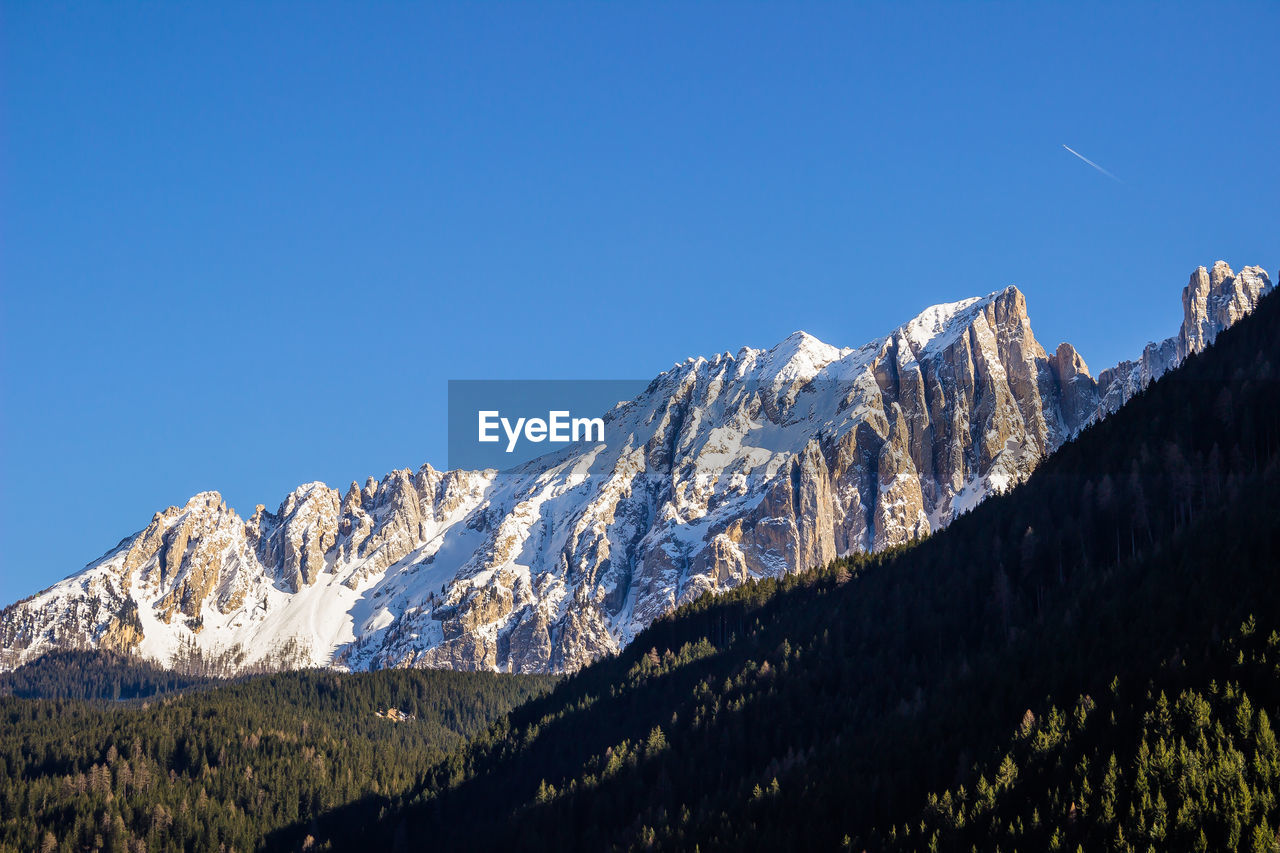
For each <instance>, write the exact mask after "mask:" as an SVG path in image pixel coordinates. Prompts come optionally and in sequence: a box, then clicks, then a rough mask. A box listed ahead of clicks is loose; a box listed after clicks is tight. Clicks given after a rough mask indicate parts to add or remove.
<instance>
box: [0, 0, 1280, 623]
mask: <svg viewBox="0 0 1280 853" xmlns="http://www.w3.org/2000/svg"><path fill="white" fill-rule="evenodd" d="M0 9H2V11H0V16H2V18H0V27H2V32H3V36H2V38H3V43H2V44H0V48H2V50H0V74H2V77H0V134H2V137H0V145H2V147H0V229H2V230H0V252H2V254H0V287H2V288H3V290H2V302H0V315H2V316H0V323H2V328H0V335H2V340H3V343H2V347H3V349H2V351H0V357H2V358H3V363H2V367H0V383H2V385H0V394H2V397H0V431H2V432H0V442H2V444H0V448H2V451H3V456H2V457H0V465H2V466H3V469H2V476H3V479H2V481H0V482H2V487H3V492H2V493H0V518H2V519H3V521H2V522H0V524H2V527H0V603H6V602H9V601H12V600H14V599H17V598H19V597H21V596H25V595H27V594H30V593H33V592H35V591H37V590H38V589H40V588H43V587H44V586H46V585H48V584H49V583H51V582H52V581H54V580H56V579H57V578H60V577H62V576H65V575H67V574H69V573H71V572H73V571H75V570H77V569H78V568H79V567H81V566H82V565H84V564H85V562H87V561H89V560H91V559H93V558H95V557H96V556H97V555H99V554H100V553H102V552H103V551H104V550H106V549H107V548H109V547H111V546H112V545H114V543H115V542H116V541H117V540H118V539H120V537H122V536H125V535H127V534H129V533H131V532H133V531H136V530H138V529H140V528H141V527H143V526H145V525H146V523H147V522H148V521H149V520H150V518H151V515H152V514H153V513H154V512H155V511H156V510H158V509H161V508H163V507H165V506H167V505H169V504H181V503H183V502H184V501H185V500H186V498H187V497H188V496H189V495H191V494H192V493H194V492H197V491H200V490H203V489H217V490H219V491H221V492H222V493H223V495H224V496H225V497H226V498H227V500H228V502H229V503H230V504H231V505H232V506H234V507H235V508H237V509H238V510H240V511H241V512H242V513H243V514H246V515H247V514H248V513H249V512H252V509H253V505H254V504H256V503H259V502H261V503H265V504H267V505H268V506H270V507H273V508H274V507H275V506H276V505H277V504H278V503H279V501H280V500H281V498H283V496H284V495H285V494H286V493H287V492H288V491H289V490H290V489H291V488H293V487H294V486H295V485H297V484H299V483H301V482H304V481H308V480H313V479H321V480H324V481H326V482H328V483H330V484H331V485H337V486H340V487H342V486H345V484H346V483H348V482H350V481H351V480H352V479H360V480H363V479H364V478H365V476H367V475H369V474H373V475H375V476H381V475H382V474H383V473H385V472H386V471H387V470H389V469H391V468H394V467H405V466H413V467H416V466H418V465H420V464H422V463H423V462H428V461H429V462H432V463H433V464H436V465H437V466H443V465H444V462H445V444H446V442H445V425H446V418H445V413H444V411H443V407H444V404H445V391H446V381H447V380H448V379H450V378H523V377H549V378H577V377H600V378H609V377H627V378H630V377H637V376H639V377H643V376H649V375H652V374H655V373H657V372H658V371H660V370H662V369H664V368H666V367H668V366H670V364H671V363H673V362H675V361H678V360H682V359H684V358H685V357H686V356H689V355H696V354H711V353H714V352H717V351H722V350H737V349H738V348H739V347H740V346H742V345H752V346H769V345H771V344H773V343H775V342H777V341H778V340H780V339H781V338H783V337H785V336H786V335H787V334H788V333H790V332H791V331H793V330H795V329H805V330H807V331H809V332H812V333H813V334H815V335H817V336H818V337H820V338H822V339H824V340H826V341H829V342H831V343H835V344H841V345H856V344H860V343H862V342H864V341H866V340H868V339H870V338H872V337H875V336H877V335H879V334H882V333H884V332H885V331H887V330H888V329H889V328H891V327H892V326H893V325H895V324H897V323H899V322H901V321H903V320H905V319H907V318H909V317H910V316H912V315H913V314H914V313H916V312H917V311H918V310H919V309H920V308H923V307H924V306H926V305H929V304H931V303H935V302H941V301H953V300H955V299H959V298H962V297H965V296H969V295H977V294H984V293H987V292H990V291H992V290H994V289H996V288H1000V287H1003V286H1005V285H1007V284H1010V283H1016V284H1018V285H1019V286H1020V287H1022V289H1023V290H1024V291H1025V293H1026V294H1027V299H1028V302H1029V305H1030V310H1031V316H1032V320H1033V322H1034V324H1035V329H1036V331H1037V334H1038V336H1039V337H1040V338H1041V340H1042V341H1043V342H1044V343H1045V345H1046V346H1048V347H1052V346H1054V345H1056V343H1057V342H1058V341H1059V340H1062V339H1069V340H1071V341H1072V342H1073V343H1075V344H1076V345H1077V346H1078V347H1079V349H1080V350H1081V352H1082V353H1083V354H1084V356H1085V358H1086V359H1087V360H1088V362H1089V364H1090V365H1091V366H1092V367H1093V368H1094V369H1095V372H1096V370H1097V369H1100V368H1102V367H1105V366H1107V365H1108V364H1110V363H1112V362H1114V361H1116V360H1118V359H1119V358H1121V357H1124V356H1128V355H1132V354H1134V353H1136V352H1137V351H1138V350H1139V349H1140V347H1141V346H1142V345H1143V343H1144V342H1145V341H1147V340H1148V339H1152V338H1158V337H1163V336H1165V335H1168V334H1171V333H1173V332H1174V330H1175V329H1176V326H1177V323H1178V319H1179V316H1180V306H1179V291H1180V288H1181V287H1182V285H1183V284H1185V282H1186V279H1187V276H1188V274H1189V273H1190V271H1191V270H1192V268H1194V267H1195V266H1196V265H1198V264H1210V263H1212V262H1213V261H1214V260H1216V259H1218V258H1224V259H1226V260H1228V261H1229V262H1231V263H1232V264H1233V266H1237V267H1238V266H1239V265H1241V264H1243V263H1261V264H1263V265H1265V266H1266V267H1267V269H1268V270H1269V271H1270V272H1271V274H1272V275H1273V276H1274V275H1275V271H1276V267H1277V266H1278V265H1280V241H1277V236H1278V235H1280V213H1278V211H1277V189H1278V188H1280V157H1278V156H1277V154H1276V150H1277V140H1278V139H1280V78H1278V72H1277V68H1278V67H1280V66H1278V64H1277V56H1276V49H1275V38H1274V36H1275V34H1276V33H1277V32H1280V4H1276V3H1261V2H1260V3H1256V4H1242V5H1223V4H1217V3H1215V4H1211V5H1210V4H1206V5H1205V6H1204V7H1202V8H1196V7H1194V6H1192V5H1191V4H1185V3H1182V4H1155V3H1152V4H1143V5H1131V6H1125V7H1123V8H1120V9H1112V8H1109V7H1105V6H1101V5H1091V4H1082V3H1070V4H1067V3H1063V4H1048V3H1044V4H1002V5H993V4H979V3H965V4H947V5H938V6H925V5H914V4H910V3H900V4H892V5H889V4H885V5H879V4H875V5H873V4H834V3H833V4H796V3H786V4H781V3H780V4H777V5H773V4H767V3H747V4H737V3H735V4H725V5H715V4H710V3H699V4H666V3H644V4H621V3H599V4H593V3H581V4H570V5H559V4H556V5H547V4H525V3H521V4H496V3H471V4H466V5H461V4H460V5H452V4H445V3H430V4H427V3H424V4H413V5H410V4H388V5H383V4H356V3H350V4H327V3H296V4H281V3H264V4H253V5H239V4H227V3H222V2H219V3H209V4H194V3H181V4H179V3H158V2H157V3H146V4H128V3H111V4H107V3H102V4H89V3H84V4H73V5H64V4H55V3H34V2H32V3H28V2H20V3H19V2H4V3H3V6H2V7H0ZM1063 144H1067V145H1070V146H1071V147H1072V148H1074V149H1076V150H1077V151H1079V152H1081V153H1082V154H1084V155H1085V156H1087V157H1089V158H1091V159H1093V160H1094V161H1096V162H1098V163H1099V164H1100V165H1102V166H1103V167H1104V168H1106V169H1107V170H1109V171H1111V172H1113V173H1115V174H1116V175H1117V176H1119V178H1120V179H1121V180H1122V181H1123V183H1117V182H1115V181H1112V180H1110V179H1108V178H1106V177H1105V176H1103V175H1101V174H1099V173H1098V172H1096V171H1094V170H1093V169H1091V168H1090V167H1089V166H1087V165H1085V164H1084V163H1082V162H1081V161H1079V160H1077V159H1075V158H1074V157H1072V156H1071V155H1070V154H1069V153H1067V152H1066V151H1064V150H1063V148H1062V146H1063Z"/></svg>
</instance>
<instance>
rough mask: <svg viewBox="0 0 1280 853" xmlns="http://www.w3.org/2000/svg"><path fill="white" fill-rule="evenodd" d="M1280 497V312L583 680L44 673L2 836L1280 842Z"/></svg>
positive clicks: (10, 770) (655, 844) (589, 843)
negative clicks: (951, 505)
mask: <svg viewBox="0 0 1280 853" xmlns="http://www.w3.org/2000/svg"><path fill="white" fill-rule="evenodd" d="M1278 499H1280V301H1277V299H1275V298H1274V297H1270V298H1267V299H1264V300H1263V301H1262V303H1261V305H1260V306H1259V308H1258V310H1257V311H1256V312H1255V314H1254V315H1253V316H1251V317H1250V318H1247V319H1245V320H1243V321H1241V322H1240V323H1238V324H1237V325H1236V326H1234V327H1233V328H1232V329H1230V330H1228V331H1227V332H1225V333H1223V334H1222V336H1221V337H1220V338H1219V340H1218V343H1217V344H1216V345H1215V346H1213V347H1212V348H1210V349H1209V350H1208V351H1207V352H1206V353H1204V354H1203V355H1201V356H1197V357H1193V358H1191V359H1190V360H1189V361H1188V362H1187V363H1186V364H1185V365H1184V366H1183V367H1182V368H1180V369H1179V370H1177V371H1175V372H1174V373H1171V374H1169V375H1167V376H1166V377H1165V378H1163V379H1161V380H1160V381H1158V382H1157V383H1155V384H1154V385H1152V386H1151V387H1150V388H1149V389H1147V391H1145V392H1144V393H1143V394H1141V395H1140V396H1139V397H1137V398H1136V399H1134V400H1133V401H1132V402H1131V403H1130V404H1129V405H1127V406H1126V407H1125V408H1123V409H1122V410H1121V411H1120V412H1118V413H1117V414H1116V415H1114V416H1112V417H1111V418H1109V419H1107V420H1106V421H1104V422H1102V423H1100V424H1098V425H1096V426H1094V427H1092V428H1090V429H1088V430H1086V431H1085V432H1084V433H1083V434H1082V435H1081V436H1079V437H1078V438H1077V439H1076V440H1075V441H1073V442H1071V443H1069V444H1068V445H1066V446H1064V447H1063V448H1062V449H1061V450H1059V451H1058V452H1057V453H1056V454H1054V456H1053V457H1051V458H1050V459H1049V460H1047V461H1046V462H1045V463H1044V465H1042V466H1041V468H1040V469H1039V470H1038V471H1037V472H1036V473H1035V474H1034V475H1033V476H1032V477H1031V479H1030V480H1029V481H1028V482H1027V483H1025V484H1023V485H1022V486H1020V487H1018V488H1017V489H1015V490H1013V491H1011V492H1010V493H1008V494H1006V495H1002V496H998V497H994V498H992V499H989V500H988V501H986V502H984V503H983V504H982V505H980V506H979V507H978V508H977V509H976V510H974V511H973V512H971V513H970V514H968V515H966V516H964V517H962V518H960V519H958V520H956V521H955V522H954V523H953V524H952V525H951V526H950V527H948V528H947V529H946V530H945V531H943V532H941V533H939V534H937V535H935V536H933V537H931V538H929V539H927V540H925V541H923V542H920V543H917V544H916V545H914V546H911V547H908V548H902V549H898V550H895V551H891V552H886V553H880V554H876V555H870V556H859V557H856V558H850V559H845V560H839V561H836V562H835V563H833V564H831V565H828V566H824V567H819V568H815V569H813V570H811V571H807V572H802V573H797V574H792V575H788V576H786V577H784V578H782V579H778V580H766V581H761V582H756V583H751V584H747V585H745V586H743V587H741V588H738V589H736V590H734V591H732V592H730V593H727V594H724V595H721V596H718V597H704V598H702V599H700V600H698V601H696V602H694V603H692V604H690V605H687V606H685V607H682V608H681V609H680V610H678V611H677V612H676V613H674V614H672V615H671V616H669V617H667V618H665V619H663V620H661V621H660V622H658V623H657V624H655V625H653V626H652V627H651V628H650V629H648V630H647V631H646V632H645V633H644V634H642V635H641V636H640V637H639V638H638V639H637V641H636V642H635V643H633V644H632V645H631V646H630V647H628V648H627V649H626V650H625V651H624V652H623V653H622V654H620V655H619V656H617V657H616V658H612V659H608V660H604V661H601V662H600V663H598V664H596V665H594V666H592V667H589V668H587V669H586V670H584V671H582V672H580V673H578V674H576V675H574V676H572V677H570V678H567V679H562V680H559V681H556V682H553V681H552V680H550V679H532V678H514V677H509V676H496V675H465V674H458V673H437V672H405V671H396V672H381V673H372V674H365V675H336V674H330V673H317V672H304V673H294V674H289V675H275V676H258V677H254V678H251V679H248V680H244V681H242V682H236V683H220V682H216V681H208V680H200V679H196V680H193V681H192V682H190V683H185V682H181V681H180V680H179V681H174V680H171V679H172V678H173V677H172V676H168V675H166V674H164V673H159V672H147V671H145V669H137V670H136V671H135V669H133V667H134V666H135V665H134V664H131V663H130V662H127V661H114V662H112V661H107V662H106V664H105V665H106V667H107V668H105V669H101V670H98V671H99V672H103V673H106V674H104V675H94V676H91V677H89V678H86V679H84V684H83V686H82V687H75V686H74V684H75V678H74V677H73V676H72V675H71V673H74V672H76V671H81V672H94V671H95V669H94V666H95V665H94V663H93V662H92V661H88V660H73V659H68V658H50V659H47V662H37V663H36V664H34V665H32V666H33V667H34V669H32V668H27V669H24V670H19V671H18V672H17V673H14V674H12V675H11V676H9V677H8V681H7V682H6V684H7V687H6V692H9V693H11V694H12V695H11V696H10V697H8V698H4V699H0V712H2V714H3V716H2V717H0V720H2V721H3V722H2V723H0V725H2V726H3V753H2V754H0V760H2V761H3V774H2V776H3V779H2V781H0V818H2V819H3V824H2V825H3V830H0V833H2V834H0V838H3V839H4V843H5V844H6V845H7V846H9V847H11V848H14V849H37V850H39V849H50V850H54V849H62V850H91V849H104V850H108V849H112V850H114V849H119V850H142V849H144V848H143V846H142V845H144V844H145V849H146V850H148V851H156V850H169V849H188V850H219V849H223V848H224V847H225V849H228V850H230V849H236V850H250V849H255V848H258V847H264V848H268V849H282V850H295V849H303V848H307V849H329V850H366V849H387V850H417V849H428V848H429V849H433V850H434V849H439V850H497V849H505V850H538V849H547V850H583V851H597V850H614V849H616V850H629V849H668V850H694V849H698V850H702V851H709V850H754V849H758V850H780V849H782V850H786V849H792V850H815V849H829V850H838V849H857V850H861V849H868V850H882V849H902V850H929V849H938V850H961V851H968V850H974V849H976V850H995V849H1000V850H1003V851H1012V850H1024V851H1032V850H1035V851H1040V850H1056V849H1061V850H1069V851H1074V850H1077V849H1084V850H1098V849H1109V850H1135V851H1146V850H1172V849H1177V850H1183V849H1186V850H1274V849H1277V840H1276V839H1277V829H1278V828H1280V798H1278V791H1280V754H1278V752H1277V744H1276V735H1275V727H1276V725H1277V723H1278V722H1280V721H1278V720H1277V714H1278V713H1280V575H1278V574H1277V571H1276V570H1277V568H1278V566H1277V562H1278V560H1277V556H1278V555H1280V522H1278V521H1277V516H1276V507H1277V506H1278V505H1280V503H1278ZM110 667H115V669H114V670H113V669H110ZM36 695H43V696H53V695H56V696H58V697H60V698H57V699H49V698H44V699H38V698H29V697H31V696H36ZM388 707H396V708H398V709H400V710H402V711H405V712H406V713H409V714H412V715H413V716H414V717H415V718H416V719H414V720H411V721H406V722H393V721H389V720H386V719H384V718H380V717H377V716H375V712H377V711H380V710H385V709H386V708H388ZM508 711H509V713H508ZM468 738H469V740H467V739H468Z"/></svg>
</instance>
